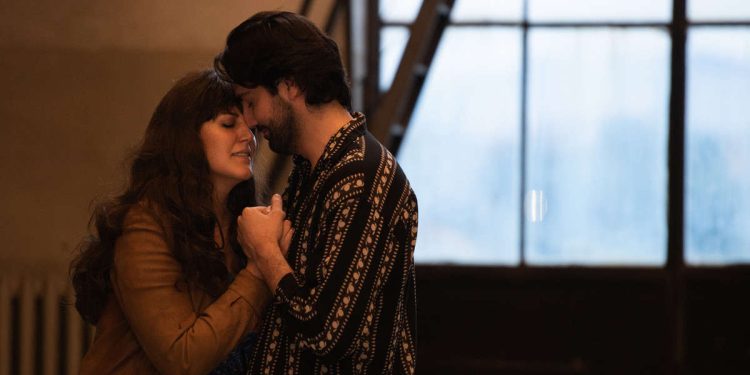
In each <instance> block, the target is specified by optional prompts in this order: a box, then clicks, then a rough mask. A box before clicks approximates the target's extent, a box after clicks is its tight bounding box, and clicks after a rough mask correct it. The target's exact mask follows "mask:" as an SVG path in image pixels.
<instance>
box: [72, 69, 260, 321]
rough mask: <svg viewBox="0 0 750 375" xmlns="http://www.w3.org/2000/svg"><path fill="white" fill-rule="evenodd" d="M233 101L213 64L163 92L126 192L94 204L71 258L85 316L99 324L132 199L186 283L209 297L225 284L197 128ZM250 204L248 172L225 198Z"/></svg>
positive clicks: (238, 207) (233, 209) (235, 206)
mask: <svg viewBox="0 0 750 375" xmlns="http://www.w3.org/2000/svg"><path fill="white" fill-rule="evenodd" d="M234 108H238V102H237V99H236V98H235V95H234V92H233V90H232V86H231V84H229V83H227V82H225V81H223V80H222V79H220V78H219V76H218V75H217V74H216V73H215V72H214V71H213V70H204V71H199V72H194V73H190V74H188V75H186V76H185V77H183V78H182V79H180V80H179V81H177V82H176V83H175V85H174V86H173V87H172V88H171V89H170V90H169V92H167V94H166V95H164V97H163V98H162V100H161V102H160V103H159V105H158V106H157V107H156V110H155V111H154V113H153V115H152V116H151V121H150V122H149V124H148V128H147V129H146V134H145V136H144V139H143V143H142V144H141V146H140V147H139V149H138V150H137V152H136V153H135V155H134V157H133V160H132V164H131V166H130V174H129V180H128V182H127V185H126V188H125V191H124V192H123V193H122V194H120V195H118V196H115V197H114V198H111V199H109V200H106V201H103V202H101V203H98V204H97V205H95V208H94V212H93V213H92V216H91V221H90V227H92V231H93V232H94V233H93V235H91V236H89V237H88V238H86V239H85V240H84V241H82V243H81V244H80V245H79V253H78V254H77V256H76V258H75V259H74V260H73V262H72V263H71V266H70V273H71V277H72V281H73V287H74V289H75V292H76V302H75V305H76V309H77V310H78V312H79V313H80V314H81V316H82V317H83V319H84V320H85V321H87V322H89V323H91V324H96V322H97V321H98V320H99V317H100V315H101V313H102V311H103V309H104V306H105V305H106V302H107V299H108V298H109V294H110V293H111V292H112V287H111V285H110V278H109V274H110V270H111V269H112V267H113V259H114V247H115V241H116V240H117V238H118V237H119V236H120V235H121V234H122V224H123V220H124V218H125V215H126V214H127V213H128V211H129V210H130V208H131V207H133V206H134V205H136V204H142V205H143V206H145V207H147V208H148V209H149V210H150V211H151V212H152V213H153V216H154V217H155V218H156V219H157V220H159V221H160V225H161V226H162V228H164V229H165V237H166V242H167V244H168V245H169V247H170V250H171V251H172V254H173V255H174V257H175V258H176V259H177V261H178V262H179V263H180V264H181V265H182V270H183V275H184V281H185V282H187V283H189V284H190V285H195V286H197V287H200V288H202V289H204V290H205V291H207V292H208V293H209V294H210V295H212V296H214V297H218V295H220V294H221V293H222V292H223V291H224V290H226V288H227V285H228V283H229V281H228V280H229V279H230V275H229V272H228V271H227V268H226V266H225V263H224V257H223V255H222V254H221V252H220V251H218V249H220V248H223V247H224V244H223V243H216V241H215V240H214V231H215V228H216V226H217V223H218V221H217V216H216V214H215V213H214V211H213V204H212V196H213V195H212V193H213V186H212V184H211V182H210V180H209V165H208V161H207V160H206V156H205V152H204V150H203V143H202V142H201V139H200V128H201V125H202V124H203V123H204V122H206V121H209V120H211V119H214V118H215V117H216V116H217V115H219V114H221V113H226V112H228V111H230V110H233V109H234ZM254 203H255V187H254V183H253V180H252V179H251V180H248V181H243V182H241V183H240V184H238V185H237V186H235V187H234V189H232V190H231V192H230V193H229V198H228V200H227V206H228V208H229V212H230V213H231V214H232V215H235V216H236V215H239V214H240V213H241V211H242V208H243V207H245V206H251V205H254ZM230 223H231V224H230V225H231V227H230V228H229V233H230V235H229V237H230V238H229V239H228V240H229V241H230V245H231V248H232V249H233V250H234V251H235V252H236V253H237V254H238V255H239V257H240V259H241V260H242V263H244V262H246V259H245V257H244V254H243V253H242V249H241V248H240V246H239V244H238V242H237V238H236V232H237V231H236V225H237V223H236V221H235V220H230ZM167 229H168V230H167ZM224 241H225V240H224V239H223V238H222V239H221V242H224Z"/></svg>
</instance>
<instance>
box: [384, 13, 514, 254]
mask: <svg viewBox="0 0 750 375" xmlns="http://www.w3.org/2000/svg"><path fill="white" fill-rule="evenodd" d="M520 52H521V34H520V32H519V31H518V30H513V29H505V28H501V29H497V28H466V27H463V28H453V27H449V28H448V29H447V30H446V32H445V34H444V35H443V38H442V40H441V42H440V46H439V47H438V50H437V53H436V56H435V59H434V60H433V64H432V68H431V69H430V72H429V74H428V77H427V80H426V82H425V86H424V88H423V91H422V95H421V97H420V99H419V101H418V103H417V106H416V109H415V112H414V116H413V118H412V121H411V124H410V125H409V128H408V130H407V132H406V134H405V136H404V139H403V142H402V144H401V148H400V150H399V155H398V159H399V162H400V163H401V166H402V167H403V169H404V171H405V172H406V174H407V175H408V176H409V179H410V181H411V182H412V184H413V187H414V190H415V191H416V193H417V196H418V197H419V213H420V219H419V224H420V227H419V238H418V239H417V249H416V253H415V258H416V260H417V261H418V262H429V263H435V262H452V263H474V264H481V263H490V264H517V263H518V261H519V254H520V251H519V248H518V243H519V232H520V227H519V217H518V216H519V215H518V213H519V212H520V211H519V210H520V202H519V199H518V194H519V189H520V187H519V186H520V185H519V183H520V178H519V176H520V170H519V168H520V165H519V163H520V160H519V155H520V148H519V141H520V139H519V116H520V112H519V111H520V107H521V103H520V99H519V93H520V86H519V85H520V75H521V74H520V73H521V70H520V61H521V57H520ZM477 56H481V57H482V58H477Z"/></svg>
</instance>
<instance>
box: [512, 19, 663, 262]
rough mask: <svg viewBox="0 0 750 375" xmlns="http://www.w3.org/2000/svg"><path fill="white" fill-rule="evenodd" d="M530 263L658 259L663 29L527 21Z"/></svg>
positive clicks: (660, 254) (660, 249)
mask: <svg viewBox="0 0 750 375" xmlns="http://www.w3.org/2000/svg"><path fill="white" fill-rule="evenodd" d="M529 41H530V45H529V46H530V53H529V62H530V66H529V127H528V159H527V161H528V163H527V184H526V186H527V189H528V193H527V195H526V202H527V205H526V209H527V215H526V216H527V225H526V233H525V235H526V244H527V254H528V257H527V259H528V261H529V263H530V264H584V265H594V264H640V265H659V264H663V263H664V261H665V260H666V230H667V228H666V207H667V205H666V189H667V171H666V165H667V162H666V157H667V153H666V151H667V148H666V147H667V128H668V126H667V124H668V87H669V45H670V40H669V35H668V34H667V33H666V32H664V31H661V30H652V29H645V30H644V29H639V30H622V29H569V30H559V29H555V30H549V29H541V30H533V31H531V33H530V38H529Z"/></svg>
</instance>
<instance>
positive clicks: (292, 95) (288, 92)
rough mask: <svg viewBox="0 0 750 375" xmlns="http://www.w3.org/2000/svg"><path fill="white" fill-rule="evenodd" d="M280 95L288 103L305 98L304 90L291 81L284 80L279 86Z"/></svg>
mask: <svg viewBox="0 0 750 375" xmlns="http://www.w3.org/2000/svg"><path fill="white" fill-rule="evenodd" d="M277 88H278V91H279V95H281V96H282V97H283V98H284V99H286V100H287V101H290V102H293V101H295V100H297V99H298V98H300V97H302V96H303V93H302V90H301V89H300V87H299V86H297V84H296V83H295V82H294V81H293V80H291V79H284V80H282V81H281V82H279V85H278V87H277Z"/></svg>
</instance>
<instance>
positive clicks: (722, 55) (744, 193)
mask: <svg viewBox="0 0 750 375" xmlns="http://www.w3.org/2000/svg"><path fill="white" fill-rule="evenodd" d="M687 67H688V71H687V119H686V126H687V150H686V152H687V165H686V172H685V173H686V176H685V178H686V194H687V195H686V197H687V198H686V203H685V204H686V207H685V212H686V215H685V227H686V241H685V249H686V250H685V256H686V259H687V261H688V262H689V263H693V264H696V263H697V264H726V263H734V262H748V261H750V232H748V228H750V107H749V106H748V103H750V29H748V28H727V29H724V28H722V29H706V28H699V29H694V30H691V31H690V33H689V35H688V65H687Z"/></svg>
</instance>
